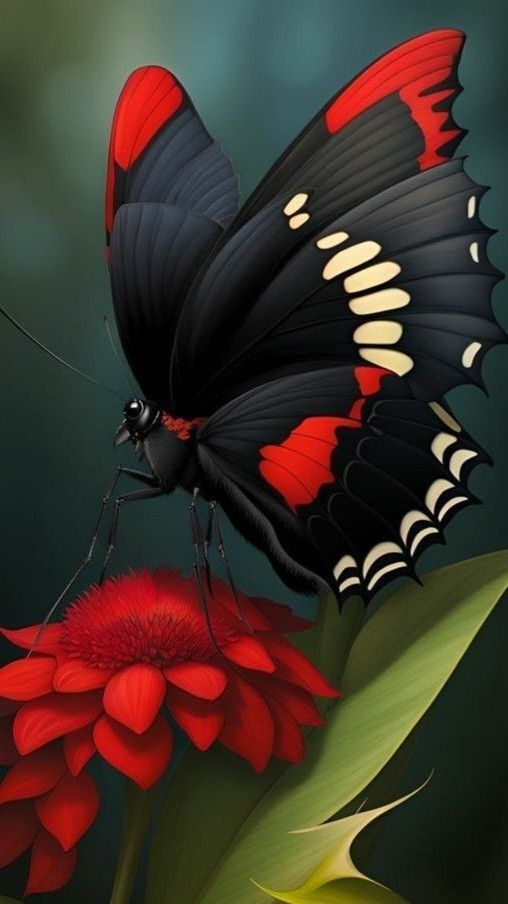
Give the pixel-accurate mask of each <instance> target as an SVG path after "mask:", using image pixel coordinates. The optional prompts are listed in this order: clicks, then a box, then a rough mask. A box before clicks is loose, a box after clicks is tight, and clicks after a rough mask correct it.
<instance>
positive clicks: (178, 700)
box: [166, 687, 225, 750]
mask: <svg viewBox="0 0 508 904" xmlns="http://www.w3.org/2000/svg"><path fill="white" fill-rule="evenodd" d="M166 699H167V704H168V709H169V711H170V712H171V715H172V716H173V719H174V720H175V722H177V723H178V725H179V726H180V728H183V730H184V731H185V732H186V734H187V735H188V736H189V738H190V739H191V741H192V743H193V744H195V746H196V747H198V748H199V750H208V748H209V747H210V745H211V744H213V742H214V741H216V740H217V738H218V736H219V734H220V731H221V728H222V726H223V725H224V719H225V713H224V707H223V706H222V702H219V701H218V700H200V699H199V698H198V697H194V696H193V695H192V694H186V693H185V691H181V690H179V689H178V688H176V687H169V688H168V693H167V697H166Z"/></svg>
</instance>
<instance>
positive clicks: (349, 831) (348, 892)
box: [255, 783, 426, 904]
mask: <svg viewBox="0 0 508 904" xmlns="http://www.w3.org/2000/svg"><path fill="white" fill-rule="evenodd" d="M425 784H426V783H425ZM422 787H424V786H423V785H422ZM420 790H421V788H417V789H416V791H413V792H412V794H407V795H405V796H404V797H401V798H400V799H399V800H396V801H394V802H393V803H390V804H387V805H385V806H382V807H376V808H375V809H373V810H366V811H362V812H358V813H353V814H352V815H351V816H346V817H345V818H343V819H337V820H335V821H334V822H327V823H326V824H325V825H320V826H315V827H313V828H311V829H304V830H303V831H301V832H293V833H292V834H291V837H292V839H293V842H294V844H293V853H292V857H293V859H297V858H299V857H300V856H302V854H303V856H304V857H305V858H307V856H308V849H309V838H312V846H313V849H314V857H315V860H316V863H315V865H314V867H313V869H312V870H311V872H310V875H309V876H308V877H307V878H306V879H305V880H304V881H303V882H302V883H301V884H300V885H299V886H298V887H296V888H291V889H273V888H265V887H263V886H262V885H259V884H258V883H255V884H256V885H257V887H258V888H260V889H261V891H264V892H265V893H266V894H267V895H268V896H269V897H270V898H275V899H276V900H277V901H284V902H286V904H321V902H325V901H330V902H332V901H336V902H337V904H338V902H344V901H349V902H351V904H354V902H356V904H363V902H365V901H368V902H372V904H378V902H379V904H385V902H386V904H390V902H391V904H397V902H399V904H403V898H401V897H399V895H397V894H395V892H393V891H391V890H390V889H388V888H386V887H385V886H383V885H381V884H380V883H379V882H375V881H374V880H373V879H369V877H368V876H365V875H364V874H363V873H361V872H360V871H359V870H358V869H357V868H356V866H355V865H354V863H353V860H352V857H351V845H352V844H353V841H354V840H355V838H357V836H358V835H359V834H360V832H362V831H363V830H364V829H365V828H366V826H369V825H370V824H371V823H372V822H374V820H376V819H378V818H379V817H380V816H382V815H383V814H385V813H388V812H389V811H390V810H393V809H394V808H395V807H398V806H399V805H400V804H402V803H404V801H406V800H409V798H410V797H413V795H414V794H417V793H418V791H420Z"/></svg>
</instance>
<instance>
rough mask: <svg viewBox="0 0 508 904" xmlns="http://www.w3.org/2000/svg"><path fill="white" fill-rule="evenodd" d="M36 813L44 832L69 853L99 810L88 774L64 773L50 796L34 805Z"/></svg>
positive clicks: (96, 797) (97, 795)
mask: <svg viewBox="0 0 508 904" xmlns="http://www.w3.org/2000/svg"><path fill="white" fill-rule="evenodd" d="M35 809H36V810H37V815H38V817H39V819H40V821H41V823H42V825H43V826H44V828H45V829H46V830H47V831H48V832H49V833H50V834H51V835H53V836H54V837H55V838H56V840H57V841H59V842H60V844H61V846H62V847H63V849H64V851H68V850H70V848H72V847H74V845H75V844H77V842H78V841H79V839H80V838H82V837H83V835H84V834H85V832H87V831H88V829H89V828H90V826H91V825H92V822H93V821H94V819H95V817H96V816H97V813H98V810H99V792H98V791H97V788H96V785H95V782H94V780H93V779H92V777H91V776H90V775H88V773H86V772H82V773H81V775H79V776H72V775H69V773H68V772H65V773H64V775H63V776H62V778H61V779H60V781H59V782H58V784H57V785H56V786H55V787H54V788H53V790H52V791H50V792H49V794H45V795H44V797H41V798H39V800H38V801H36V804H35Z"/></svg>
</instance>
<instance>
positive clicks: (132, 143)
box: [106, 66, 183, 232]
mask: <svg viewBox="0 0 508 904" xmlns="http://www.w3.org/2000/svg"><path fill="white" fill-rule="evenodd" d="M182 100H183V91H182V89H181V87H180V85H179V84H178V82H177V81H176V79H175V77H174V76H173V75H172V74H171V73H170V72H168V71H167V70H166V69H163V68H162V67H161V66H143V67H142V68H141V69H136V70H135V71H134V72H133V73H132V74H131V75H130V76H129V78H128V79H127V81H126V83H125V85H124V87H123V89H122V92H121V94H120V97H119V98H118V102H117V105H116V108H115V112H114V115H113V123H112V126H111V139H110V144H109V155H108V172H107V182H106V229H107V231H108V232H111V229H112V226H113V217H114V191H115V164H117V165H118V166H120V167H121V168H122V169H123V170H128V169H129V168H130V167H131V166H132V165H133V163H135V161H136V160H137V158H138V157H139V156H140V154H141V153H142V152H143V151H144V150H145V148H146V147H147V145H148V143H149V142H150V141H151V140H152V138H153V137H154V136H155V135H156V133H157V132H158V131H159V129H160V128H161V127H162V126H163V125H164V123H165V122H167V121H168V120H169V119H171V117H172V116H173V114H174V113H175V112H176V111H177V110H178V108H179V107H180V105H181V103H182Z"/></svg>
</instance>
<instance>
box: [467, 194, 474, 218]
mask: <svg viewBox="0 0 508 904" xmlns="http://www.w3.org/2000/svg"><path fill="white" fill-rule="evenodd" d="M475 213H476V198H475V196H474V195H471V197H470V198H469V201H468V202H467V216H468V219H470V220H472V219H473V217H474V215H475Z"/></svg>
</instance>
